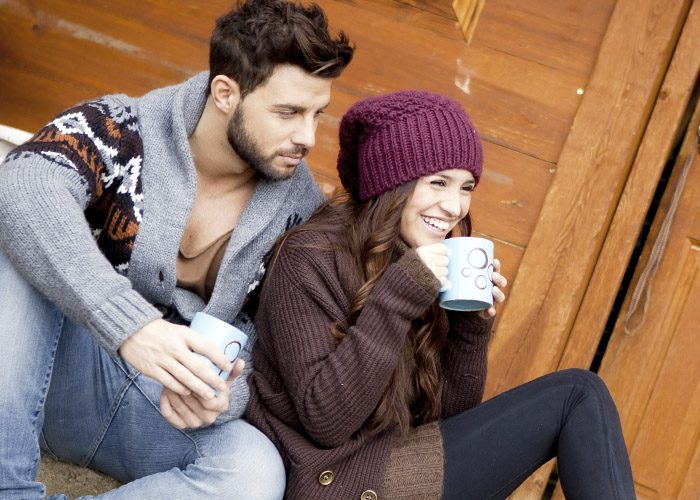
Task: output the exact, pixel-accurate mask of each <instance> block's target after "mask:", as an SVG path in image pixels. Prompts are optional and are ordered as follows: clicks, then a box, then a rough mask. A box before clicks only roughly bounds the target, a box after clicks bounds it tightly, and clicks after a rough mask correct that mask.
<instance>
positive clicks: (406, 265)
mask: <svg viewBox="0 0 700 500" xmlns="http://www.w3.org/2000/svg"><path fill="white" fill-rule="evenodd" d="M396 263H397V264H398V265H399V266H400V267H401V268H402V269H403V270H404V271H406V273H407V274H408V275H409V276H411V278H413V279H414V280H415V281H416V282H417V283H418V284H419V285H420V286H421V287H422V288H423V290H425V291H426V293H428V294H429V295H431V296H434V297H437V294H438V292H439V291H440V281H439V280H438V279H437V278H436V277H435V275H434V274H433V272H432V271H431V270H430V269H428V267H427V266H426V265H425V264H424V263H423V261H422V260H421V258H420V257H419V256H418V254H417V253H416V251H415V250H413V249H408V250H406V252H405V253H404V254H403V255H402V256H401V258H400V259H399V260H398V261H397V262H396Z"/></svg>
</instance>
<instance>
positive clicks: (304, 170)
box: [288, 161, 325, 208]
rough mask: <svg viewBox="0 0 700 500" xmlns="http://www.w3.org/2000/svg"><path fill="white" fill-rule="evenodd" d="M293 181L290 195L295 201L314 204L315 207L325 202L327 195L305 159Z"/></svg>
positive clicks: (295, 173)
mask: <svg viewBox="0 0 700 500" xmlns="http://www.w3.org/2000/svg"><path fill="white" fill-rule="evenodd" d="M291 182H292V186H291V189H290V190H289V194H288V196H289V197H290V198H291V199H292V200H293V201H294V202H296V203H298V204H302V205H313V207H314V208H316V207H318V206H319V205H320V204H321V203H323V201H324V199H325V197H324V196H323V193H322V192H321V189H320V188H319V186H318V184H317V183H316V181H315V180H314V177H313V175H312V174H311V171H310V169H309V166H308V165H307V164H306V162H305V161H302V162H301V164H299V166H298V167H297V169H296V172H294V175H293V176H292V178H291Z"/></svg>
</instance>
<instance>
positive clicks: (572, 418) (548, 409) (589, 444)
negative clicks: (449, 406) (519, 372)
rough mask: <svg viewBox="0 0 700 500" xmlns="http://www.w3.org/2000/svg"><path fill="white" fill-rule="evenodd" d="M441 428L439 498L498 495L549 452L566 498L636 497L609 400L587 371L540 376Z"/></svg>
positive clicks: (505, 493) (517, 482) (544, 459)
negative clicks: (442, 459) (442, 474)
mask: <svg viewBox="0 0 700 500" xmlns="http://www.w3.org/2000/svg"><path fill="white" fill-rule="evenodd" d="M441 427H442V433H443V440H444V447H445V479H444V481H445V483H444V496H443V498H445V499H448V500H465V499H471V498H473V499H478V500H486V499H489V498H506V497H507V496H508V495H509V494H510V493H511V492H512V491H513V490H515V489H516V488H517V487H518V486H519V485H520V484H521V483H522V482H523V481H524V480H525V479H527V477H528V476H529V475H530V474H532V473H533V472H534V471H535V470H537V468H538V467H540V466H541V465H542V464H544V463H545V462H547V460H549V459H551V458H553V457H557V464H558V469H559V477H560V479H561V484H562V488H563V490H564V494H565V495H566V497H567V498H571V499H576V500H578V499H592V500H601V499H630V498H636V497H635V494H634V484H633V481H632V471H631V468H630V463H629V457H628V456H627V449H626V448H625V442H624V440H623V437H622V429H621V427H620V419H619V417H618V414H617V409H616V408H615V403H614V402H613V400H612V398H611V397H610V393H609V392H608V390H607V388H606V387H605V384H604V383H603V381H602V380H601V379H600V378H599V377H598V376H597V375H595V374H594V373H592V372H588V371H585V370H575V369H574V370H564V371H561V372H556V373H552V374H549V375H545V376H544V377H541V378H538V379H537V380H533V381H532V382H529V383H527V384H525V385H521V386H520V387H516V388H515V389H512V390H510V391H508V392H506V393H504V394H501V395H499V396H497V397H495V398H493V399H490V400H488V401H486V402H485V403H483V404H481V405H479V406H477V407H475V408H472V409H471V410H467V411H465V412H464V413H461V414H459V415H454V416H452V417H450V418H448V419H447V420H445V421H444V422H442V424H441Z"/></svg>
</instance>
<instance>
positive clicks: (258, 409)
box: [248, 231, 492, 500]
mask: <svg viewBox="0 0 700 500" xmlns="http://www.w3.org/2000/svg"><path fill="white" fill-rule="evenodd" d="M339 234H340V233H337V234H336V235H334V237H339V238H342V236H339ZM335 243H336V247H337V246H338V243H340V247H341V248H342V243H343V242H337V241H336V242H335ZM331 247H332V245H331V241H330V239H329V237H328V236H327V235H325V234H320V233H315V232H309V231H304V232H300V233H296V234H294V235H292V236H291V237H289V238H288V239H287V241H286V242H285V244H284V245H283V247H282V249H281V251H280V253H279V255H278V256H277V258H276V259H274V260H273V262H271V264H270V269H269V270H268V275H267V278H266V282H265V284H264V286H263V289H262V294H261V297H260V307H259V309H258V314H257V316H256V328H257V341H256V342H257V343H256V345H255V348H254V349H253V364H254V371H253V374H252V375H251V377H250V379H249V383H250V385H251V393H252V394H251V401H250V406H249V410H248V418H249V420H250V421H251V422H252V423H253V425H255V426H257V427H258V428H259V429H261V430H262V431H263V432H264V433H265V434H266V435H267V436H268V437H269V438H270V439H271V440H272V441H273V442H274V443H275V445H276V446H277V447H278V449H279V450H280V452H281V454H282V456H283V458H284V461H285V465H286V467H287V472H288V477H287V492H286V498H289V499H301V498H303V499H316V498H320V499H333V500H344V499H353V500H360V499H362V500H373V499H374V498H380V499H384V498H411V499H416V498H440V496H441V494H442V481H443V465H444V464H443V448H442V437H441V433H440V428H439V425H438V423H437V422H434V423H432V424H426V425H422V426H419V427H416V428H415V429H414V430H413V431H412V432H411V433H410V434H409V435H408V436H404V437H402V438H399V437H398V436H397V435H396V433H393V432H390V431H387V432H384V433H382V434H379V435H371V434H370V433H369V431H368V421H369V418H370V417H371V416H372V414H373V412H374V411H375V409H376V407H377V405H378V403H379V401H380V399H381V397H382V395H383V393H384V390H385V387H386V386H387V384H388V382H389V380H390V378H391V376H392V374H393V372H394V368H395V366H396V364H397V361H398V359H399V355H400V352H401V349H402V347H403V345H404V342H405V339H406V335H407V333H408V332H409V330H410V328H411V326H412V323H413V322H414V321H416V320H417V319H418V318H420V317H421V315H422V314H423V313H424V312H425V311H426V309H427V308H428V307H429V306H430V305H431V304H432V303H433V302H434V301H435V300H436V297H437V292H438V288H439V286H440V284H439V282H438V280H437V279H436V278H435V276H434V275H433V274H432V272H431V271H430V270H429V269H428V268H427V267H426V266H425V265H424V264H423V263H422V261H421V260H420V258H419V257H418V255H417V254H416V253H415V251H413V250H410V249H406V248H405V246H403V249H402V251H403V255H401V256H400V257H399V258H398V259H397V260H396V262H394V263H392V264H391V265H390V266H389V267H388V269H387V270H386V272H385V273H384V274H383V275H382V277H381V278H380V279H379V280H378V282H377V283H376V286H375V287H374V289H373V291H372V293H371V294H370V297H369V298H368V300H367V301H366V303H365V306H364V309H363V310H362V312H361V313H360V315H359V317H358V318H357V319H356V321H355V322H354V324H353V325H351V326H350V328H349V329H348V330H347V335H346V336H345V337H344V338H343V339H342V341H340V342H338V341H337V340H335V339H334V338H333V336H332V335H331V331H330V325H331V324H332V323H333V322H335V321H338V320H341V321H344V320H345V319H346V318H347V317H348V311H349V309H350V302H351V300H352V298H353V296H354V295H355V293H356V291H357V290H358V288H359V287H360V285H361V281H360V278H359V277H358V276H357V273H356V271H355V270H354V267H353V265H352V259H353V256H352V255H350V252H349V251H342V250H337V249H336V250H332V249H331ZM345 247H347V245H345ZM448 323H449V328H450V333H449V335H448V339H449V340H448V344H447V346H446V348H445V349H444V351H443V353H442V370H443V376H444V392H443V395H442V409H441V417H442V418H443V419H444V418H447V417H449V416H451V415H454V414H457V413H460V412H462V411H464V410H466V409H468V408H471V407H473V406H475V405H477V404H478V403H479V402H480V401H481V398H482V395H483V388H484V380H485V376H486V347H487V343H488V339H489V336H490V332H491V325H492V322H491V321H489V320H484V319H482V318H481V317H479V316H478V315H477V314H475V313H452V312H450V313H446V314H444V315H443V320H442V321H441V325H440V326H441V327H443V328H448Z"/></svg>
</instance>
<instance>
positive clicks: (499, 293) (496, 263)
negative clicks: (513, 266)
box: [479, 259, 508, 319]
mask: <svg viewBox="0 0 700 500" xmlns="http://www.w3.org/2000/svg"><path fill="white" fill-rule="evenodd" d="M500 270H501V261H500V260H498V259H493V277H492V278H491V281H492V282H493V305H492V306H490V307H489V308H488V309H484V310H483V311H479V315H480V316H481V317H482V318H484V319H489V318H493V317H494V316H495V315H496V304H500V303H501V302H503V301H504V300H506V294H505V293H503V288H505V287H506V286H508V280H507V279H506V278H505V276H503V275H502V274H501V273H500V272H499V271H500Z"/></svg>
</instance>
